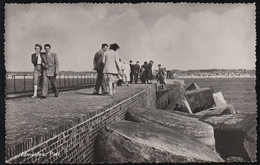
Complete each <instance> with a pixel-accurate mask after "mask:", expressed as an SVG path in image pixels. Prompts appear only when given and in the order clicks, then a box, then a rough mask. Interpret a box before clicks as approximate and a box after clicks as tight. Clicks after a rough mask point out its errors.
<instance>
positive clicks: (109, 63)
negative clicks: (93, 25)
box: [103, 49, 121, 74]
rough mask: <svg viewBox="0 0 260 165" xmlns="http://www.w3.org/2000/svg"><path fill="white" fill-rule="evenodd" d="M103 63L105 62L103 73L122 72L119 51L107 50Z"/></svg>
mask: <svg viewBox="0 0 260 165" xmlns="http://www.w3.org/2000/svg"><path fill="white" fill-rule="evenodd" d="M103 63H104V64H105V66H104V70H103V73H111V74H119V73H121V71H119V70H121V64H120V62H119V58H118V55H117V51H114V50H111V49H110V50H108V51H106V52H105V55H104V58H103Z"/></svg>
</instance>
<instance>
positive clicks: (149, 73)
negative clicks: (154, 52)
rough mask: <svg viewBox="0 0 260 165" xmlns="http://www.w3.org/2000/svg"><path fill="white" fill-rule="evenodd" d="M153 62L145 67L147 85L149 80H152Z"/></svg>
mask: <svg viewBox="0 0 260 165" xmlns="http://www.w3.org/2000/svg"><path fill="white" fill-rule="evenodd" d="M152 67H153V61H150V62H149V63H148V64H147V65H146V77H147V83H151V80H152V79H153V70H152Z"/></svg>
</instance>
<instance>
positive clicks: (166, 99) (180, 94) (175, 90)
mask: <svg viewBox="0 0 260 165" xmlns="http://www.w3.org/2000/svg"><path fill="white" fill-rule="evenodd" d="M183 86H184V81H180V80H175V81H170V82H169V83H168V84H167V85H166V89H165V90H162V91H157V92H156V95H157V108H158V109H164V110H167V109H168V110H173V107H174V106H175V104H177V103H178V104H179V105H180V111H182V112H188V113H189V110H188V108H187V106H186V104H185V102H184V99H185V96H184V88H183Z"/></svg>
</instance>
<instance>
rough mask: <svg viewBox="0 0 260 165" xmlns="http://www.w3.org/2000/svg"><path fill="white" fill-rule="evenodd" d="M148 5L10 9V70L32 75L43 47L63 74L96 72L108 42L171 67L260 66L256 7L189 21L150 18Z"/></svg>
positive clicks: (195, 15)
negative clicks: (98, 54)
mask: <svg viewBox="0 0 260 165" xmlns="http://www.w3.org/2000/svg"><path fill="white" fill-rule="evenodd" d="M142 6H143V7H142ZM142 6H138V7H135V6H134V5H130V6H127V5H121V6H120V7H121V8H120V9H118V10H117V8H116V6H115V5H108V4H106V5H101V4H99V5H93V4H91V5H90V4H74V5H72V4H66V5H65V4H64V5H60V4H59V5H58V4H56V5H54V4H52V5H49V4H40V5H39V4H33V5H32V4H30V5H15V4H8V5H7V7H6V23H5V26H6V34H5V38H6V43H5V44H6V47H5V51H6V53H5V55H6V67H7V70H22V71H31V70H32V69H33V65H32V64H31V62H30V56H31V54H32V53H33V48H34V44H36V43H40V44H45V43H50V44H51V45H52V51H53V52H56V53H57V54H58V57H59V61H60V67H61V68H60V69H61V70H74V71H88V70H92V68H93V66H92V63H93V62H92V60H93V56H94V54H95V52H96V51H98V50H99V49H100V46H101V44H102V43H104V42H105V43H114V42H117V43H118V44H119V45H120V47H121V48H120V54H119V55H120V58H122V59H123V60H133V61H137V60H139V61H140V62H141V63H143V62H144V61H150V60H154V61H155V66H156V65H157V64H158V63H161V64H162V65H163V66H165V67H167V68H169V69H173V68H176V69H199V68H253V67H254V62H255V58H254V57H255V56H254V54H255V52H254V50H255V49H254V46H255V31H254V19H255V16H254V14H255V12H254V10H255V7H254V5H246V4H244V5H238V6H237V7H233V8H231V9H230V10H227V11H225V12H220V13H216V12H214V11H213V10H205V9H201V10H198V9H197V10H196V11H193V12H191V11H190V12H189V14H187V16H186V17H181V16H176V15H175V14H173V13H170V12H169V11H170V10H167V12H165V14H163V12H160V13H161V14H160V16H157V17H154V18H151V17H148V16H149V13H145V15H144V11H142V8H145V7H146V6H145V5H142ZM160 9H163V7H162V6H161V7H160ZM183 9H185V6H184V7H183ZM147 12H151V11H149V10H147ZM145 18H149V19H147V20H149V23H147V21H146V19H145ZM234 59H236V62H233V61H234Z"/></svg>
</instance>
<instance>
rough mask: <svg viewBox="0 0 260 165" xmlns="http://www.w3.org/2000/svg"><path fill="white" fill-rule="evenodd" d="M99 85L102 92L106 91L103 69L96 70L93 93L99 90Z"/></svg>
mask: <svg viewBox="0 0 260 165" xmlns="http://www.w3.org/2000/svg"><path fill="white" fill-rule="evenodd" d="M100 86H101V88H102V93H105V92H107V84H106V81H105V79H104V74H103V71H97V81H96V86H95V88H94V92H95V93H98V92H99V88H100Z"/></svg>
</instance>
